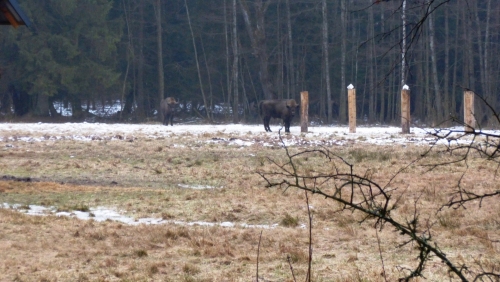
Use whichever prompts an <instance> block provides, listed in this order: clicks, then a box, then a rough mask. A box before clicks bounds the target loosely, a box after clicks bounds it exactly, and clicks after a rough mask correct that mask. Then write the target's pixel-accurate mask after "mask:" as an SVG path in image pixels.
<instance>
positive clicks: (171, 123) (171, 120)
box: [167, 115, 174, 126]
mask: <svg viewBox="0 0 500 282" xmlns="http://www.w3.org/2000/svg"><path fill="white" fill-rule="evenodd" d="M167 125H168V124H167ZM170 126H174V115H170Z"/></svg>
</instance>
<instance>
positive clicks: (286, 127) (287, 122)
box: [284, 120, 290, 132]
mask: <svg viewBox="0 0 500 282" xmlns="http://www.w3.org/2000/svg"><path fill="white" fill-rule="evenodd" d="M284 123H285V132H290V121H289V120H285V121H284Z"/></svg>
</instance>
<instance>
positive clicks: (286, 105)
mask: <svg viewBox="0 0 500 282" xmlns="http://www.w3.org/2000/svg"><path fill="white" fill-rule="evenodd" d="M298 106H299V105H298V104H297V102H295V100H294V99H288V100H263V101H261V102H260V103H259V112H260V116H261V117H262V119H263V121H264V129H265V130H266V131H268V132H271V128H269V121H270V120H271V118H280V119H282V120H283V123H284V124H285V132H290V123H291V122H292V118H293V116H294V115H295V112H296V110H297V107H298Z"/></svg>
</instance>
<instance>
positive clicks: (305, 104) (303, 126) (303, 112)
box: [300, 91, 309, 132]
mask: <svg viewBox="0 0 500 282" xmlns="http://www.w3.org/2000/svg"><path fill="white" fill-rule="evenodd" d="M308 124H309V92H307V91H302V92H300V132H307V126H308Z"/></svg>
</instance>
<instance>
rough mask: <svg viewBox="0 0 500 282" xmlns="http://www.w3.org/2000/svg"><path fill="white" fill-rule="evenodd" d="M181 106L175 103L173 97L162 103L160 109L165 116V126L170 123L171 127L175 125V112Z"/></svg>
mask: <svg viewBox="0 0 500 282" xmlns="http://www.w3.org/2000/svg"><path fill="white" fill-rule="evenodd" d="M177 104H179V102H177V101H175V99H174V98H173V97H167V98H165V99H163V100H162V101H161V104H160V109H161V114H162V115H163V124H164V125H168V122H169V121H170V125H172V126H173V125H174V122H173V121H174V112H175V108H176V106H177Z"/></svg>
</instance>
